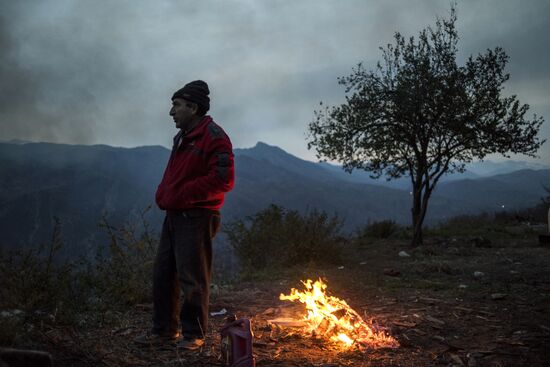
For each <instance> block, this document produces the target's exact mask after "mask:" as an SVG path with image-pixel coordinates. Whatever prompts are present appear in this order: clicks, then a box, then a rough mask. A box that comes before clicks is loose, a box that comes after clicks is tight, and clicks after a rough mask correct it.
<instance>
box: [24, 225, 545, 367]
mask: <svg viewBox="0 0 550 367" xmlns="http://www.w3.org/2000/svg"><path fill="white" fill-rule="evenodd" d="M319 277H322V278H323V279H325V281H326V282H327V283H328V291H329V293H330V294H332V295H334V296H337V297H339V298H342V299H345V300H346V301H347V302H348V303H349V304H350V306H352V307H353V308H354V309H355V310H356V311H357V312H358V313H359V314H361V315H363V316H364V318H365V320H366V321H368V322H369V323H372V324H373V325H376V326H377V327H380V328H385V330H386V331H387V333H388V334H390V335H392V336H394V337H395V338H396V339H397V340H398V341H399V344H400V347H399V348H396V349H359V348H356V347H352V348H350V349H348V350H342V349H341V348H338V347H336V346H334V345H332V344H330V343H328V342H327V341H325V340H319V339H315V338H311V337H308V336H305V335H302V334H301V333H299V332H298V330H297V329H293V328H286V327H279V326H276V325H273V324H272V323H270V322H269V321H268V320H272V319H274V318H277V317H280V316H289V315H291V316H295V317H299V315H301V314H303V312H304V309H303V308H302V306H301V305H300V304H293V303H291V302H288V301H280V300H279V294H280V293H281V292H283V293H288V292H289V291H290V289H291V288H293V287H294V288H299V287H301V284H300V280H301V279H306V278H312V279H315V278H319ZM549 305H550V248H548V247H543V246H540V245H539V243H538V239H537V237H536V236H535V235H531V236H524V237H522V238H515V239H510V238H508V239H504V240H487V239H485V238H481V237H467V236H465V237H460V238H453V237H442V238H429V239H428V240H427V241H426V244H425V245H424V246H422V247H419V248H416V249H411V248H409V247H408V245H407V242H406V241H405V240H377V241H371V242H370V243H363V244H361V245H357V244H355V245H348V246H347V247H346V253H345V256H344V257H343V259H342V261H341V264H339V265H337V266H331V267H330V268H326V267H325V268H323V267H318V266H314V265H311V266H305V267H303V268H301V269H294V270H292V271H288V272H287V273H285V274H283V275H277V276H273V277H272V278H271V279H267V280H266V279H265V278H263V279H262V280H258V281H246V282H239V283H237V284H233V285H231V286H223V287H214V290H213V295H212V300H211V311H212V312H216V311H220V310H223V309H225V310H227V314H236V315H238V316H239V317H247V318H249V319H250V320H251V321H252V325H253V331H254V335H255V338H254V354H255V357H256V365H257V366H301V367H304V366H326V367H328V366H469V367H474V366H547V365H550V306H549ZM227 314H226V315H227ZM150 315H151V305H148V304H142V305H138V306H136V307H134V308H132V309H129V310H128V312H126V313H124V314H121V313H116V314H115V313H113V314H106V315H105V323H104V326H103V327H101V328H97V329H92V330H80V328H79V327H77V326H65V327H62V326H58V325H57V326H51V325H50V326H48V324H42V325H35V326H34V333H35V336H36V338H35V341H34V342H33V343H34V345H33V346H34V347H35V348H38V349H42V350H47V351H49V352H51V353H52V354H53V356H54V359H55V365H56V366H70V365H78V366H87V365H94V366H101V365H105V366H221V359H220V336H219V329H220V327H221V326H222V325H223V322H224V316H225V315H221V316H213V317H212V319H211V321H212V322H211V326H210V328H209V331H208V334H207V343H206V344H205V346H204V347H203V348H202V350H200V351H198V352H193V353H189V352H187V353H181V352H178V351H177V350H176V349H175V348H173V347H171V346H167V348H163V349H160V348H153V347H150V348H143V347H138V346H136V345H134V344H133V342H132V339H133V338H134V337H135V336H136V335H138V334H140V333H142V332H144V331H146V330H147V328H148V327H149V325H150V321H149V320H150Z"/></svg>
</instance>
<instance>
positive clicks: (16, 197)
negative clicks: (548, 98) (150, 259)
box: [0, 143, 550, 256]
mask: <svg viewBox="0 0 550 367" xmlns="http://www.w3.org/2000/svg"><path fill="white" fill-rule="evenodd" d="M168 156H169V151H168V150H167V149H166V148H163V147H160V146H149V147H138V148H132V149H127V148H114V147H109V146H105V145H94V146H79V145H65V144H49V143H26V144H18V143H17V144H13V143H3V144H0V178H1V180H0V231H1V232H0V233H2V236H0V248H17V247H22V246H26V245H30V244H37V243H44V242H47V241H49V239H50V237H51V232H52V228H53V222H54V221H53V217H54V216H56V217H59V218H60V220H61V223H62V231H63V236H64V238H65V242H66V244H67V245H66V248H65V252H66V253H65V255H66V256H76V255H83V254H84V255H88V256H92V255H93V254H94V253H95V250H96V248H97V246H98V244H100V243H103V244H105V243H108V239H107V236H106V234H105V232H104V231H102V230H100V229H98V227H97V223H98V222H99V220H100V219H101V216H102V215H105V216H106V217H107V219H108V220H109V223H110V224H112V225H115V226H121V225H122V224H123V223H124V222H127V221H130V222H135V221H137V220H138V219H139V213H140V212H141V211H142V210H144V209H145V208H146V207H147V206H149V205H152V209H151V211H150V212H149V214H148V217H147V219H148V221H149V222H150V226H151V228H153V229H154V230H159V229H160V226H161V222H162V218H163V213H162V212H161V211H160V210H159V209H157V208H156V206H155V205H153V204H154V192H155V190H156V187H157V185H158V182H159V181H160V177H161V175H162V172H163V170H164V167H165V165H166V162H167V159H168ZM235 165H236V174H237V178H236V185H235V189H234V190H233V191H232V192H231V193H229V194H228V195H227V197H226V205H225V206H224V208H223V214H224V221H225V222H227V221H229V220H233V219H236V218H244V217H246V216H248V215H252V214H254V213H256V212H257V211H259V210H262V209H264V208H266V207H267V206H268V205H269V204H272V203H274V204H277V205H282V206H284V207H287V208H290V209H296V210H300V211H302V212H307V211H308V210H314V209H320V210H324V211H326V212H328V213H329V214H332V213H338V214H339V215H340V217H341V218H343V219H344V220H345V229H346V230H349V231H351V230H353V229H354V228H356V227H358V226H360V225H364V224H366V223H367V222H369V221H376V220H382V219H394V220H396V221H398V222H402V223H408V222H409V221H410V219H409V217H410V207H411V197H410V193H409V190H408V188H407V189H406V190H403V189H400V188H399V187H398V186H397V187H392V186H391V185H386V184H384V181H382V184H380V182H379V181H375V180H371V179H368V180H367V179H365V180H361V179H362V178H363V179H364V178H365V176H366V174H364V175H365V176H357V175H356V176H354V175H351V176H350V175H349V174H347V173H345V172H343V171H342V170H341V169H339V168H338V167H335V166H331V165H327V164H321V163H313V162H309V161H305V160H302V159H299V158H297V157H294V156H292V155H290V154H288V153H286V152H285V151H283V150H282V149H280V148H278V147H274V146H270V145H267V144H265V143H258V144H257V145H256V146H255V147H253V148H249V149H235ZM366 177H368V176H366ZM472 177H474V178H473V179H460V180H449V181H447V182H442V183H441V185H440V187H439V188H438V189H437V191H436V192H435V194H434V196H433V198H432V200H431V203H430V208H429V211H428V217H427V221H428V222H432V223H433V222H436V221H439V220H442V219H445V218H448V217H451V216H454V215H457V214H462V213H475V212H479V211H481V210H485V211H491V210H502V205H504V206H505V209H515V208H522V207H528V206H531V205H534V204H536V203H537V202H538V201H539V198H540V197H542V196H543V195H544V194H545V191H544V189H543V184H545V183H548V184H549V185H547V186H550V170H523V171H518V172H513V173H508V174H503V175H497V176H492V177H483V178H477V176H472Z"/></svg>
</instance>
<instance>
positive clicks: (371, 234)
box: [357, 219, 401, 239]
mask: <svg viewBox="0 0 550 367" xmlns="http://www.w3.org/2000/svg"><path fill="white" fill-rule="evenodd" d="M400 229H401V227H400V226H399V225H398V224H397V223H395V221H393V220H390V219H387V220H381V221H378V222H372V223H369V224H367V225H366V226H365V227H364V228H362V229H361V230H359V233H358V235H357V237H359V238H376V239H379V238H390V237H391V236H393V235H395V234H396V233H397V232H398V231H399V230H400Z"/></svg>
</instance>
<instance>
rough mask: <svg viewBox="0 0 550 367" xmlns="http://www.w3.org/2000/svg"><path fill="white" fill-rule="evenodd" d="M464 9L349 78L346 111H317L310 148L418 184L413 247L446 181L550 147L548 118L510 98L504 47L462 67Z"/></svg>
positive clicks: (399, 42) (400, 40)
mask: <svg viewBox="0 0 550 367" xmlns="http://www.w3.org/2000/svg"><path fill="white" fill-rule="evenodd" d="M456 19H457V18H456V11H455V9H454V7H453V8H452V9H451V16H450V18H449V19H438V20H437V22H436V26H435V28H432V27H428V28H426V29H424V30H422V31H421V32H420V34H419V36H418V39H415V38H414V37H411V38H410V39H408V40H407V39H405V37H403V36H402V35H401V34H399V33H396V34H395V44H393V45H392V44H389V45H387V47H386V48H383V49H382V59H383V61H382V62H379V63H378V64H377V67H376V69H375V70H374V71H367V70H365V69H364V68H363V66H362V65H361V64H359V65H358V67H357V68H356V69H354V71H353V74H351V75H350V76H348V77H344V78H340V79H339V83H340V84H342V85H344V86H345V87H346V94H347V96H346V103H344V104H342V105H340V106H335V107H326V108H325V109H324V110H321V111H316V112H315V119H314V121H313V122H311V123H310V125H309V132H310V142H309V144H308V146H309V148H311V147H315V149H316V150H317V156H318V157H319V158H328V159H331V160H336V161H339V162H342V163H343V165H344V168H345V169H346V170H347V171H352V170H353V169H364V170H366V171H369V172H372V175H373V176H374V177H380V176H382V175H385V176H386V177H387V178H388V179H392V178H398V177H401V176H404V175H406V176H409V177H410V178H411V180H412V184H413V195H412V198H413V210H412V224H413V230H414V236H413V244H419V243H420V242H421V241H422V223H423V221H424V218H425V215H426V210H427V207H428V201H429V198H430V196H431V194H432V192H433V189H434V188H435V186H436V184H437V182H438V181H439V179H440V178H441V177H442V175H444V174H447V173H451V172H453V171H463V169H464V164H465V163H467V162H470V161H472V160H473V159H475V158H477V159H483V158H484V157H485V156H487V155H488V154H492V153H500V154H503V155H507V154H509V153H522V154H526V155H529V156H534V155H535V153H536V152H537V150H538V149H539V148H540V146H541V145H542V144H543V143H544V140H539V139H538V137H537V135H538V132H539V129H540V126H541V125H542V123H543V122H544V120H543V119H542V118H541V117H537V116H534V117H533V119H532V120H528V119H526V118H525V115H526V113H527V111H528V109H529V107H528V105H525V104H524V105H520V103H519V101H518V100H517V99H516V96H513V95H512V96H509V97H504V96H501V93H502V90H503V88H504V83H505V82H506V81H507V80H508V78H509V75H508V74H507V73H505V71H504V69H505V66H506V64H507V62H508V56H507V55H506V53H505V52H504V51H503V50H502V49H501V48H499V47H497V48H495V49H494V50H488V51H487V52H486V53H485V54H480V55H478V56H477V57H475V58H474V57H470V58H469V59H468V60H467V61H466V64H465V65H463V66H459V65H457V62H456V55H457V53H458V39H459V38H458V34H457V31H456V28H455V22H456Z"/></svg>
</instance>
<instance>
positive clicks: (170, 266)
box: [135, 80, 235, 350]
mask: <svg viewBox="0 0 550 367" xmlns="http://www.w3.org/2000/svg"><path fill="white" fill-rule="evenodd" d="M209 94H210V91H209V89H208V85H207V84H206V83H205V82H204V81H202V80H196V81H193V82H191V83H188V84H186V85H185V86H184V87H183V88H181V89H180V90H178V91H177V92H175V93H174V95H173V96H172V108H171V109H170V116H172V118H173V119H174V122H175V124H176V127H177V128H178V129H180V131H179V132H178V134H177V135H176V136H175V137H174V145H173V148H172V153H171V155H170V159H169V160H168V165H167V167H166V170H165V171H164V176H163V178H162V181H161V183H160V184H159V186H158V189H157V193H156V202H157V205H158V206H159V208H160V209H162V210H165V211H166V217H165V219H164V224H163V227H162V234H161V239H160V244H159V248H158V251H157V256H156V259H155V265H154V275H153V306H154V311H153V328H152V330H151V332H149V333H147V334H145V335H142V336H139V337H138V338H136V339H135V341H136V342H137V343H141V344H162V343H168V342H177V345H178V347H181V348H184V349H190V350H192V349H197V348H199V347H201V346H202V345H203V343H204V336H205V333H206V328H207V323H208V302H209V290H210V278H211V267H212V239H213V238H214V236H215V235H216V233H217V231H218V230H219V227H220V212H219V210H220V208H221V206H222V204H223V201H224V193H225V192H228V191H229V190H231V189H232V188H233V183H234V172H235V171H234V165H233V151H232V146H231V141H230V140H229V138H228V136H227V135H226V134H225V132H224V131H223V130H222V128H221V127H220V126H218V125H217V124H216V123H215V122H214V121H213V120H212V118H211V117H210V116H208V115H206V112H208V110H209V108H210V97H209ZM180 289H181V291H182V293H183V295H182V297H181V302H180ZM178 314H179V322H180V324H181V335H180V333H179V332H178Z"/></svg>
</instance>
